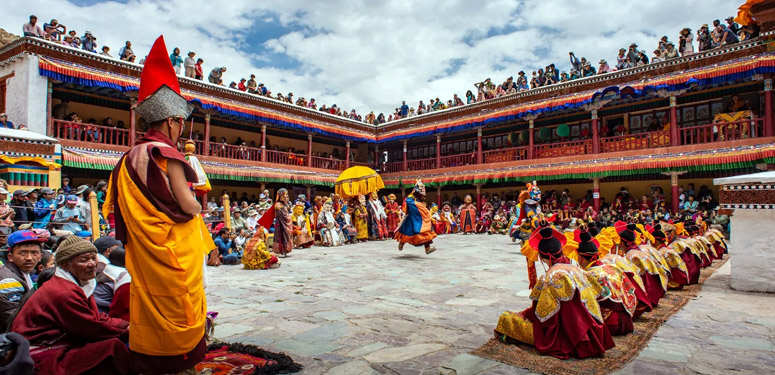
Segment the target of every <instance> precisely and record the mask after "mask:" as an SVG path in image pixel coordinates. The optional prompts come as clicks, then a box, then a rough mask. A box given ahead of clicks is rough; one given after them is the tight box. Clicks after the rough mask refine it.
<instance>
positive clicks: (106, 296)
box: [94, 236, 124, 314]
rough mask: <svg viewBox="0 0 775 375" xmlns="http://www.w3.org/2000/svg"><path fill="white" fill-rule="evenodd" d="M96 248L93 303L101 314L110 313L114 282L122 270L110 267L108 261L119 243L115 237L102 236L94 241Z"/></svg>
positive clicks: (119, 245)
mask: <svg viewBox="0 0 775 375" xmlns="http://www.w3.org/2000/svg"><path fill="white" fill-rule="evenodd" d="M94 247H96V248H97V288H96V289H95V290H94V301H95V302H96V303H97V309H98V310H99V311H100V312H101V313H105V314H107V313H108V312H109V311H110V303H111V302H112V301H113V292H114V289H115V288H114V286H115V282H116V280H117V279H118V277H119V276H120V274H121V272H122V271H123V270H124V269H123V268H120V267H115V266H113V267H111V262H110V260H109V259H108V257H109V256H110V253H111V252H113V250H115V249H117V248H119V247H121V241H119V240H117V239H116V238H115V237H111V236H102V237H100V238H98V239H97V240H96V241H94Z"/></svg>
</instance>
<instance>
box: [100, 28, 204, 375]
mask: <svg viewBox="0 0 775 375" xmlns="http://www.w3.org/2000/svg"><path fill="white" fill-rule="evenodd" d="M192 110H193V107H192V106H191V105H190V104H189V103H188V102H187V101H186V99H185V98H183V96H181V94H180V88H179V86H178V80H177V76H176V75H175V71H174V69H173V68H172V64H171V63H170V59H169V57H168V53H167V48H166V46H165V44H164V39H163V37H159V38H158V39H157V40H156V42H155V43H154V45H153V47H152V48H151V52H150V53H149V54H148V57H147V58H146V62H145V67H144V69H143V72H142V76H141V80H140V92H139V95H138V104H137V105H136V107H135V112H136V113H137V114H138V115H140V116H141V117H142V118H143V119H145V121H146V123H147V124H149V125H148V127H149V129H148V132H147V133H146V134H145V136H144V137H143V138H141V139H139V140H138V141H137V145H136V146H134V147H133V148H132V149H131V150H129V151H128V152H127V153H126V154H124V156H123V157H122V158H121V160H120V161H119V162H118V164H117V165H116V167H115V169H114V170H113V173H112V174H111V176H110V183H109V185H108V192H107V195H106V199H105V204H104V206H103V211H104V214H105V215H106V217H107V214H108V212H110V210H111V209H112V210H113V212H114V215H115V218H116V238H118V239H120V240H121V241H122V242H123V243H124V247H125V249H126V268H127V270H128V271H129V273H130V274H131V275H132V285H131V288H130V301H129V315H130V320H129V349H130V350H131V352H132V357H133V358H132V359H133V362H134V363H136V364H137V365H138V366H139V367H140V368H139V369H138V371H140V372H141V373H144V374H156V373H176V372H181V371H184V370H189V369H191V368H193V367H194V366H195V365H196V364H197V363H198V362H199V361H201V360H202V359H203V358H204V353H205V349H206V345H205V340H204V334H205V320H206V312H207V304H206V301H205V293H204V285H203V282H204V267H203V266H204V257H205V254H206V253H208V252H209V251H210V250H212V249H213V248H214V247H215V245H214V244H213V241H212V239H211V237H210V236H209V233H208V231H207V229H206V227H205V224H204V221H203V220H202V217H201V215H200V212H201V206H200V205H199V203H198V202H197V201H196V199H195V198H194V195H193V193H192V192H191V188H190V186H191V185H190V184H191V183H196V182H197V175H196V173H195V171H194V169H193V168H191V166H190V165H189V164H188V163H187V161H186V158H185V156H183V154H181V153H180V152H179V151H178V149H177V147H176V144H177V142H178V141H179V140H180V135H181V134H182V132H183V129H184V128H185V119H186V118H187V117H188V116H189V115H190V114H191V111H192Z"/></svg>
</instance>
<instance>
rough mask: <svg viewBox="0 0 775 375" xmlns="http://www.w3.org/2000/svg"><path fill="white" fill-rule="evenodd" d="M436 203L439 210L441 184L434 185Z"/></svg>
mask: <svg viewBox="0 0 775 375" xmlns="http://www.w3.org/2000/svg"><path fill="white" fill-rule="evenodd" d="M436 204H437V205H438V206H439V210H441V184H439V186H436Z"/></svg>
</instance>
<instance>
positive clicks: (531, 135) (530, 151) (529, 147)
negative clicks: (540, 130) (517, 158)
mask: <svg viewBox="0 0 775 375" xmlns="http://www.w3.org/2000/svg"><path fill="white" fill-rule="evenodd" d="M534 127H535V120H534V119H530V120H528V126H527V131H528V137H527V139H528V143H527V158H528V159H532V158H533V149H534V146H535V131H534V129H533V128H534Z"/></svg>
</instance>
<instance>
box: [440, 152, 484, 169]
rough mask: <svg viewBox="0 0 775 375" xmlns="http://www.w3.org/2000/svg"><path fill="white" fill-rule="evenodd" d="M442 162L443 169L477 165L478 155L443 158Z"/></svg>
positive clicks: (467, 154) (470, 154) (469, 154)
mask: <svg viewBox="0 0 775 375" xmlns="http://www.w3.org/2000/svg"><path fill="white" fill-rule="evenodd" d="M440 161H441V168H451V167H460V166H463V165H471V164H476V153H466V154H460V155H450V156H442V157H441V160H440Z"/></svg>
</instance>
